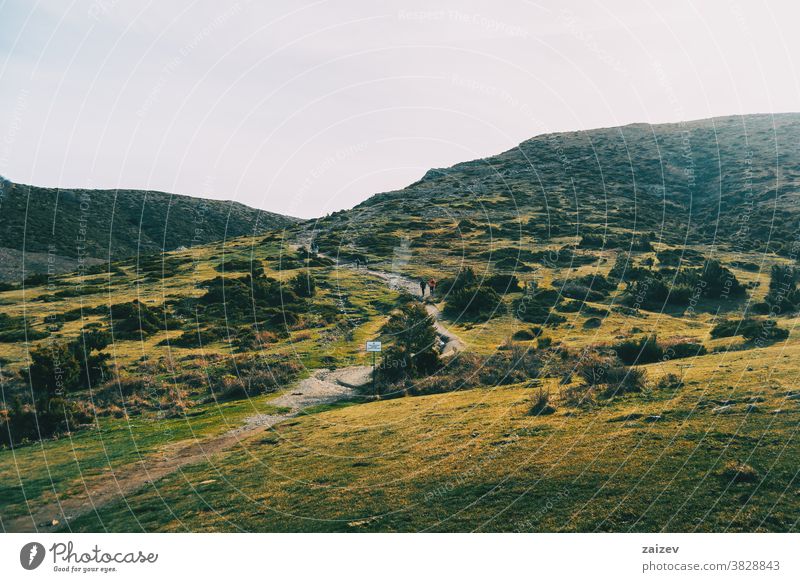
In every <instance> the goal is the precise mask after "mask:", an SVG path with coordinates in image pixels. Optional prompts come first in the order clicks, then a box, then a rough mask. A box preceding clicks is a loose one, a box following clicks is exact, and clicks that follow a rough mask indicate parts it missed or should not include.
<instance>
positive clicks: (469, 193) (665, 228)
mask: <svg viewBox="0 0 800 582" xmlns="http://www.w3.org/2000/svg"><path fill="white" fill-rule="evenodd" d="M798 134H800V114H794V113H792V114H782V115H774V116H773V115H748V116H743V117H741V116H737V117H722V118H714V119H706V120H700V121H691V122H686V123H680V124H662V125H647V124H634V125H627V126H623V127H616V128H608V129H595V130H590V131H581V132H571V133H557V134H548V135H542V136H538V137H535V138H533V139H530V140H528V141H525V142H523V143H521V144H520V145H519V146H517V147H516V148H514V149H512V150H509V151H507V152H504V153H502V154H499V155H496V156H492V157H488V158H484V159H479V160H474V161H470V162H465V163H462V164H457V165H455V166H453V167H451V168H446V169H433V170H430V171H428V172H427V173H426V174H425V176H424V177H423V178H422V179H421V180H419V181H418V182H416V183H414V184H412V185H410V186H409V187H407V188H404V189H402V190H398V191H395V192H387V193H383V194H378V195H375V196H373V197H371V198H370V199H368V200H367V201H365V202H363V203H362V204H360V205H358V206H356V207H355V208H354V209H352V210H349V211H343V212H340V213H336V214H334V215H332V216H330V217H326V218H325V219H323V220H320V221H319V222H318V223H316V224H315V228H316V229H317V231H318V234H319V236H320V237H321V238H322V240H323V243H327V245H328V248H329V250H331V251H335V250H340V251H341V250H344V251H345V252H347V251H348V250H349V251H360V252H368V253H372V254H374V255H376V256H383V257H385V254H386V252H391V250H392V248H393V247H394V246H397V241H398V240H399V238H400V237H401V236H405V237H408V238H409V241H410V242H411V243H412V245H420V246H426V245H428V246H448V247H449V250H450V252H456V249H455V248H453V247H454V245H458V244H459V242H460V241H461V240H462V239H465V242H466V240H468V241H470V243H469V244H465V247H467V248H465V249H464V252H465V253H466V254H469V253H470V252H477V251H478V250H479V249H478V245H472V244H471V243H472V242H480V243H481V244H480V247H483V248H486V247H489V248H491V247H493V246H496V245H497V244H498V243H501V242H506V241H507V242H509V243H510V244H515V243H524V244H525V245H528V246H529V245H530V244H537V245H541V244H546V243H548V242H551V241H552V240H553V239H554V238H558V237H565V236H570V237H576V238H577V239H579V238H580V237H581V236H583V235H592V236H596V237H601V238H604V239H605V240H601V243H600V245H599V246H605V247H617V246H622V247H623V248H624V247H625V244H626V241H627V244H628V245H629V244H630V240H631V239H630V235H650V236H651V238H652V240H653V241H658V242H664V243H668V244H673V245H683V244H685V243H689V244H697V245H706V246H711V247H722V248H730V249H732V250H738V251H756V252H775V253H779V254H784V255H788V254H790V253H791V252H792V244H793V242H794V239H795V236H796V231H797V229H798V220H799V219H800V214H799V213H798V210H799V208H798V204H799V203H798V196H797V193H798V192H799V191H800V146H798V141H797V136H798ZM440 228H441V229H447V230H448V231H449V232H450V233H451V235H450V236H451V238H449V239H447V243H446V244H444V243H442V244H439V243H436V242H435V241H434V240H433V239H434V238H435V237H436V236H438V235H439V233H438V229H440ZM623 235H624V236H623ZM626 236H627V239H626ZM381 237H382V239H383V240H378V238H381ZM480 250H483V249H480Z"/></svg>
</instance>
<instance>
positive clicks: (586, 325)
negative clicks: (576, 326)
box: [583, 317, 603, 329]
mask: <svg viewBox="0 0 800 582" xmlns="http://www.w3.org/2000/svg"><path fill="white" fill-rule="evenodd" d="M601 325H603V320H602V319H600V318H599V317H590V318H589V319H587V320H586V321H584V322H583V329H597V328H598V327H600V326H601Z"/></svg>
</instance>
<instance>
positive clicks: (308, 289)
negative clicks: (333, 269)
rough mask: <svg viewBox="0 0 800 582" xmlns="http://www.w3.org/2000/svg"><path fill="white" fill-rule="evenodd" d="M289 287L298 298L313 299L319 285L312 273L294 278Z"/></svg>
mask: <svg viewBox="0 0 800 582" xmlns="http://www.w3.org/2000/svg"><path fill="white" fill-rule="evenodd" d="M289 287H290V288H291V290H292V291H294V293H295V294H296V295H297V296H298V297H313V296H314V295H315V294H316V293H317V283H316V281H315V280H314V277H313V275H311V272H310V271H306V272H304V273H298V274H297V275H295V276H294V277H292V279H291V280H290V281H289Z"/></svg>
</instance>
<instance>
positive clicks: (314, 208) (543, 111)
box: [0, 0, 800, 218]
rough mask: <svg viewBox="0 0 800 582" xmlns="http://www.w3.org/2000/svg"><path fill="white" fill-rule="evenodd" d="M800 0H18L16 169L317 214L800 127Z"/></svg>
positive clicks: (0, 25)
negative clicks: (556, 166) (753, 126)
mask: <svg viewBox="0 0 800 582" xmlns="http://www.w3.org/2000/svg"><path fill="white" fill-rule="evenodd" d="M798 21H800V5H798V3H797V2H794V1H789V0H785V1H770V2H768V1H763V0H753V1H749V0H748V1H745V0H740V1H735V0H734V1H715V0H708V1H705V0H704V1H698V0H696V1H682V0H676V1H670V2H656V1H652V0H644V1H643V0H635V1H634V0H631V1H627V0H625V1H623V0H605V1H602V2H599V1H594V2H593V1H591V0H582V1H571V0H567V1H563V0H559V1H550V0H543V1H536V2H528V1H524V0H503V1H502V2H499V1H497V0H495V1H493V2H489V1H475V0H452V1H442V2H439V1H436V0H426V1H420V0H403V1H393V0H387V1H377V2H376V1H375V0H358V1H355V0H330V1H324V0H319V1H312V2H307V1H305V0H268V1H266V2H251V1H247V0H239V1H233V2H226V3H223V2H214V1H189V0H170V1H169V2H156V1H147V0H137V1H129V0H42V1H35V0H0V175H3V176H5V177H6V178H8V179H10V180H13V181H15V182H22V183H29V184H36V185H40V186H61V187H92V188H140V189H151V190H161V191H167V192H174V193H179V194H189V195H192V196H203V197H209V198H216V199H221V200H236V201H238V202H242V203H244V204H248V205H250V206H254V207H257V208H262V209H265V210H270V211H273V212H280V213H283V214H290V215H293V216H299V217H303V218H311V217H317V216H323V215H325V214H327V213H329V212H332V211H336V210H340V209H343V208H350V207H352V206H353V205H355V204H357V203H359V202H360V201H362V200H365V199H366V198H368V197H369V196H370V195H372V194H374V193H377V192H384V191H389V190H395V189H398V188H402V187H403V186H405V185H407V184H409V183H411V182H414V181H415V180H417V179H419V178H420V177H421V176H422V175H423V174H424V173H425V172H426V171H427V170H428V169H429V168H432V167H434V168H439V167H447V166H450V165H453V164H455V163H458V162H460V161H466V160H470V159H475V158H480V157H485V156H489V155H492V154H496V153H499V152H501V151H505V150H508V149H511V148H513V147H514V146H516V145H517V144H518V143H520V142H522V141H524V140H526V139H528V138H530V137H533V136H535V135H538V134H542V133H549V132H557V131H573V130H581V129H592V128H596V127H610V126H617V125H624V124H627V123H634V122H650V123H660V122H671V121H681V120H689V119H699V118H706V117H712V116H717V115H736V114H746V113H770V112H786V111H798V110H800V105H799V104H798V99H800V80H799V79H798V74H797V70H798V68H797V66H796V65H797V64H798V63H796V62H795V59H800V35H798V34H796V27H797V23H798Z"/></svg>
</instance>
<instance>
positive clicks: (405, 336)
mask: <svg viewBox="0 0 800 582" xmlns="http://www.w3.org/2000/svg"><path fill="white" fill-rule="evenodd" d="M381 332H382V335H383V337H385V338H386V339H387V340H388V343H389V347H388V349H387V350H385V351H384V353H383V357H382V362H381V368H379V369H378V370H376V373H377V374H378V377H377V379H378V380H381V382H382V383H384V384H386V383H392V382H395V381H397V380H399V379H402V378H405V377H416V376H420V375H423V374H426V373H430V372H432V371H434V370H435V368H436V366H437V365H438V361H439V352H438V345H437V344H438V335H437V333H436V328H435V327H434V325H433V317H431V316H430V315H429V314H428V312H427V311H426V310H425V307H424V306H422V305H421V304H419V303H416V302H414V303H406V304H405V305H403V306H402V307H400V309H398V310H396V311H395V312H393V313H392V314H391V316H390V317H389V321H387V322H386V324H385V325H384V326H383V328H382V330H381Z"/></svg>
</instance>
